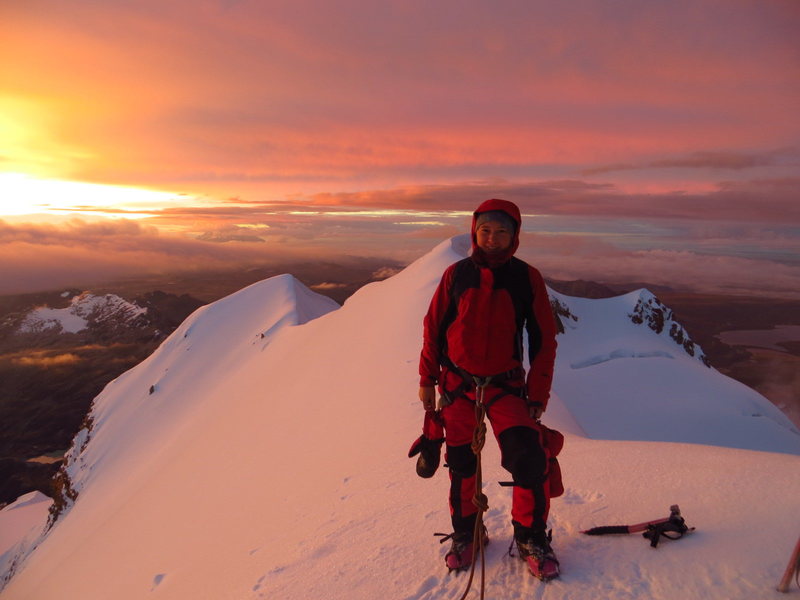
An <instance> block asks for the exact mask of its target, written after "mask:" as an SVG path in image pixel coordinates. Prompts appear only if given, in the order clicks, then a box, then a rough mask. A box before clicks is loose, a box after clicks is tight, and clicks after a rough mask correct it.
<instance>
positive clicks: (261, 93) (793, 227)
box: [0, 0, 800, 298]
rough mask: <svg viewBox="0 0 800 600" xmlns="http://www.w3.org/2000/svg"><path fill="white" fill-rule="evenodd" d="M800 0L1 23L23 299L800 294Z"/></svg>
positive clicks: (8, 178) (5, 17)
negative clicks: (487, 268) (516, 225)
mask: <svg viewBox="0 0 800 600" xmlns="http://www.w3.org/2000/svg"><path fill="white" fill-rule="evenodd" d="M798 31H800V2H797V1H796V0H752V1H745V0H690V1H683V0H672V1H669V2H666V1H663V0H575V1H565V2H552V1H536V0H525V1H503V0H498V1H497V2H489V1H486V0H484V1H474V0H459V1H455V0H436V1H435V2H432V1H425V2H418V1H413V0H411V1H402V2H381V1H376V0H350V1H344V2H337V1H332V0H331V1H328V0H316V1H307V0H292V1H285V2H283V1H269V0H265V1H260V2H258V1H255V0H253V1H247V0H241V1H239V0H221V1H217V2H211V1H205V0H192V1H189V0H170V1H168V2H164V1H163V0H161V1H155V0H127V1H122V0H70V1H69V2H64V1H63V0H26V1H25V2H2V3H0V293H11V292H20V291H29V290H35V289H48V288H52V287H53V286H65V285H80V284H82V283H83V282H89V281H91V280H93V279H97V278H110V277H115V276H129V275H136V274H140V273H149V272H170V271H174V270H183V269H197V268H205V267H233V266H236V265H243V264H258V263H259V262H261V261H264V260H269V261H273V262H275V261H278V262H279V261H281V260H283V261H287V260H290V259H294V258H304V259H309V258H311V259H313V258H315V257H320V256H324V257H333V256H338V255H355V256H374V257H387V258H392V259H396V260H401V261H411V260H413V259H415V258H417V257H419V256H421V255H422V254H424V253H425V252H426V251H428V250H429V249H430V248H432V247H433V246H434V245H435V244H437V243H438V242H440V241H442V240H444V239H446V238H447V237H449V236H451V235H453V234H455V233H459V232H462V231H464V230H465V228H466V227H467V226H468V222H469V214H470V212H471V210H473V209H474V208H475V206H477V204H478V203H479V202H480V201H481V200H483V199H486V198H490V197H502V198H507V199H509V200H512V201H515V202H517V203H518V204H519V205H520V207H521V208H522V212H523V214H524V215H525V217H524V221H525V224H524V235H523V242H522V248H523V250H521V255H522V257H523V258H526V259H528V260H529V261H530V262H532V263H533V264H535V265H536V266H538V267H539V268H540V269H541V270H542V271H543V272H544V274H545V276H548V277H553V278H559V279H571V278H584V279H594V280H599V281H649V282H652V283H658V284H664V285H675V286H678V287H684V286H688V287H691V288H692V289H697V290H701V291H727V292H734V293H752V292H754V291H759V292H761V293H769V294H774V295H780V296H788V297H795V298H799V297H800V38H799V37H798V33H797V32H798Z"/></svg>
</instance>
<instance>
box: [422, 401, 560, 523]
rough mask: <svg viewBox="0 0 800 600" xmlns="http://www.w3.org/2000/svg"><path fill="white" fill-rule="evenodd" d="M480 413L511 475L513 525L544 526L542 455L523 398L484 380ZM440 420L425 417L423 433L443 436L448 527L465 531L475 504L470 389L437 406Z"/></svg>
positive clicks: (473, 418) (545, 502)
mask: <svg viewBox="0 0 800 600" xmlns="http://www.w3.org/2000/svg"><path fill="white" fill-rule="evenodd" d="M484 404H485V406H487V410H486V416H487V419H488V421H489V422H490V424H491V426H492V431H493V432H494V436H495V438H496V439H497V442H498V445H499V446H500V452H501V464H502V466H503V468H505V469H506V470H507V471H508V472H509V473H511V476H512V478H513V480H514V484H515V485H514V488H513V490H514V491H513V496H512V504H511V518H512V522H513V523H514V526H515V528H517V527H523V528H532V529H544V527H545V525H546V523H547V515H548V512H549V510H550V490H549V484H548V481H547V478H546V475H547V466H548V458H549V457H548V455H547V451H546V450H545V448H544V446H543V440H542V434H541V429H540V426H539V424H538V423H537V422H536V421H535V420H534V419H532V418H531V417H530V415H529V412H528V406H527V404H526V403H525V401H524V400H523V399H522V398H520V397H518V396H514V395H511V394H508V393H507V392H505V391H504V390H502V389H500V388H496V387H493V386H488V387H487V388H486V391H485V394H484ZM441 416H442V420H443V422H444V433H443V432H442V426H441V424H439V423H436V421H435V420H434V419H432V418H430V417H426V419H425V425H424V427H423V433H424V434H425V436H426V437H428V438H429V439H441V438H442V437H444V438H445V442H446V444H447V451H446V454H445V460H446V461H447V465H448V467H449V470H450V499H449V500H450V515H451V518H452V521H453V530H454V531H456V532H462V531H471V530H472V527H474V523H475V518H476V515H477V512H478V509H477V508H476V507H475V505H474V504H473V503H472V498H473V497H474V495H475V471H476V466H477V459H476V457H475V454H474V453H473V452H472V449H471V447H470V445H471V442H472V436H473V432H474V430H475V425H476V416H475V395H474V393H473V392H470V393H468V397H467V398H464V397H463V396H462V397H458V398H456V400H455V401H454V402H453V403H452V404H451V405H450V406H446V407H445V408H444V409H442V412H441Z"/></svg>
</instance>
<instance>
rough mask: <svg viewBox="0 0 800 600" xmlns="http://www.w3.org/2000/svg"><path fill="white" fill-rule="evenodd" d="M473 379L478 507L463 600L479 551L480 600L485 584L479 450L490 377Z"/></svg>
mask: <svg viewBox="0 0 800 600" xmlns="http://www.w3.org/2000/svg"><path fill="white" fill-rule="evenodd" d="M473 380H474V381H475V430H474V431H473V432H472V443H471V444H470V448H472V452H473V454H475V459H476V463H477V465H476V468H475V495H474V496H473V497H472V503H473V504H474V505H475V507H476V508H477V509H478V514H477V516H476V518H475V530H474V531H473V533H472V565H471V567H470V571H469V579H468V580H467V589H465V590H464V594H463V595H462V596H461V598H460V600H464V599H465V598H466V597H467V594H468V593H469V590H470V588H471V587H472V580H473V578H474V576H475V562H476V560H475V558H476V555H477V553H478V552H480V559H481V600H483V597H484V592H485V586H486V560H485V555H484V550H483V546H484V543H485V538H484V535H485V531H486V529H485V528H484V526H483V513H485V512H486V511H487V510H489V499H488V498H487V497H486V494H484V493H483V475H482V471H481V450H483V446H484V444H485V443H486V405H485V404H484V403H483V396H484V392H485V390H486V386H487V385H489V382H490V381H491V380H492V378H491V377H477V376H473Z"/></svg>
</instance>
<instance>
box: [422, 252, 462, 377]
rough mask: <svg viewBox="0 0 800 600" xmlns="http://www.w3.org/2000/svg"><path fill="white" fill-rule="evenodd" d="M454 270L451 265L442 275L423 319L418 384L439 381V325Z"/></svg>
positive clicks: (444, 310) (444, 312)
mask: <svg viewBox="0 0 800 600" xmlns="http://www.w3.org/2000/svg"><path fill="white" fill-rule="evenodd" d="M454 270H455V269H454V265H451V266H450V267H448V268H447V270H446V271H445V272H444V274H443V275H442V279H441V280H440V281H439V285H438V287H437V288H436V291H435V292H434V294H433V298H432V299H431V303H430V306H429V307H428V312H427V314H426V315H425V319H424V320H423V334H422V352H421V353H420V357H419V384H420V386H433V385H436V384H437V383H439V375H440V371H441V368H440V363H439V352H440V351H441V349H440V347H439V344H440V340H441V335H443V334H444V332H443V331H441V327H442V323H443V321H444V317H445V314H446V313H447V309H448V307H449V306H450V289H451V284H452V281H453V272H454Z"/></svg>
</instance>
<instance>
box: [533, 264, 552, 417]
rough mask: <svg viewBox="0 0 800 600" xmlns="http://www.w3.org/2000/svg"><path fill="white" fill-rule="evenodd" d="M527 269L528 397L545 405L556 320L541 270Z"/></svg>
mask: <svg viewBox="0 0 800 600" xmlns="http://www.w3.org/2000/svg"><path fill="white" fill-rule="evenodd" d="M528 273H529V275H530V278H531V288H532V289H533V306H532V309H531V310H532V313H533V315H532V316H533V318H532V321H533V322H531V319H529V320H528V324H527V327H528V343H529V344H530V347H529V352H530V363H531V364H530V370H529V371H528V381H527V387H528V401H529V402H530V403H531V404H534V405H538V406H541V407H542V408H547V401H548V400H549V399H550V387H551V385H552V383H553V371H554V369H555V361H556V346H557V345H558V344H557V342H556V324H555V319H554V317H553V309H552V308H551V306H550V297H549V296H548V295H547V286H545V283H544V279H543V278H542V275H541V273H539V271H537V270H536V269H535V268H533V267H530V268H529V270H528Z"/></svg>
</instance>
